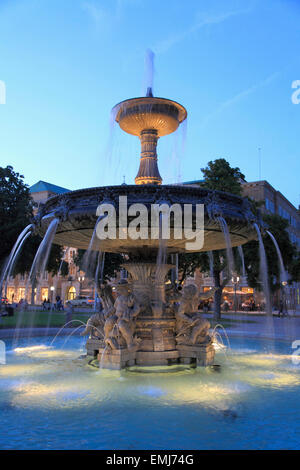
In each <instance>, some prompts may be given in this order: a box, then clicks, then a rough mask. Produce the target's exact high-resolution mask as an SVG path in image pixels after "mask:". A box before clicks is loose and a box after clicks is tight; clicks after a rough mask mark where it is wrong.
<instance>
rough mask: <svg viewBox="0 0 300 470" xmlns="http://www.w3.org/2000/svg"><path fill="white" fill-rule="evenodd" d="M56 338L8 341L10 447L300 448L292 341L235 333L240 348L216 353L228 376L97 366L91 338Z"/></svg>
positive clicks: (3, 428)
mask: <svg viewBox="0 0 300 470" xmlns="http://www.w3.org/2000/svg"><path fill="white" fill-rule="evenodd" d="M52 339H53V338H52V337H49V338H45V337H43V338H37V337H36V338H31V339H30V340H29V343H28V339H26V340H25V339H20V340H19V343H18V349H12V343H11V342H9V341H8V342H7V364H6V365H0V409H1V424H0V448H1V449H32V448H34V449H130V450H134V449H144V448H147V449H233V448H234V449H299V448H300V422H299V419H298V418H297V413H296V410H297V409H298V408H299V385H300V374H299V365H295V364H293V362H292V356H291V354H292V349H291V344H290V343H288V342H284V341H276V343H275V345H274V341H266V340H264V341H260V340H257V339H245V338H235V337H231V338H230V343H231V350H227V352H226V355H224V353H223V352H222V351H217V352H216V359H215V363H216V364H221V371H220V372H216V371H213V370H212V369H211V368H209V367H208V368H197V369H190V368H188V367H186V368H184V366H182V367H183V368H182V370H180V371H178V372H176V371H172V373H170V372H164V373H161V372H159V370H160V369H159V368H158V369H156V371H157V372H156V373H146V372H147V371H148V372H149V369H147V368H146V369H144V370H143V373H138V372H136V371H135V370H134V369H133V370H127V369H124V370H121V371H111V370H106V369H103V370H100V369H98V368H95V367H93V366H92V365H89V364H88V363H87V359H86V358H84V357H83V356H82V355H83V354H84V353H85V340H84V338H82V337H79V336H75V335H74V336H72V337H70V338H69V339H66V337H58V338H57V339H56V340H55V342H54V345H53V347H49V346H48V345H50V343H51V341H52ZM150 370H151V369H150ZM162 370H165V369H162ZM169 370H170V369H169ZM283 423H284V426H283V425H282V424H283Z"/></svg>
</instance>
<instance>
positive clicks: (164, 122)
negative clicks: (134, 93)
mask: <svg viewBox="0 0 300 470" xmlns="http://www.w3.org/2000/svg"><path fill="white" fill-rule="evenodd" d="M113 112H114V113H115V119H116V121H117V122H118V123H119V125H120V127H121V129H123V131H125V132H127V133H128V134H132V135H137V136H140V134H141V132H142V131H144V130H146V129H155V130H156V131H157V135H158V136H159V137H161V136H163V135H167V134H171V133H172V132H174V131H176V129H177V127H178V126H179V124H180V123H181V122H182V121H184V120H185V119H186V117H187V112H186V109H185V108H184V107H183V106H182V105H181V104H179V103H177V102H176V101H172V100H168V99H165V98H154V97H148V96H146V97H142V98H132V99H129V100H125V101H122V102H121V103H119V104H117V105H116V106H115V107H114V108H113Z"/></svg>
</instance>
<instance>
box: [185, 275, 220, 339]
mask: <svg viewBox="0 0 300 470" xmlns="http://www.w3.org/2000/svg"><path fill="white" fill-rule="evenodd" d="M215 290H216V289H215V288H212V289H210V291H208V292H205V293H204V294H198V295H197V287H196V286H195V285H194V284H189V285H187V286H185V287H184V288H183V291H182V295H181V299H180V302H179V306H178V309H177V312H176V332H177V335H176V341H177V343H179V344H199V343H203V342H205V341H207V339H208V330H209V328H210V323H209V321H208V320H206V319H205V318H202V317H201V315H200V314H199V313H197V307H198V305H199V302H200V300H205V299H207V298H209V297H211V296H212V295H213V294H214V292H215Z"/></svg>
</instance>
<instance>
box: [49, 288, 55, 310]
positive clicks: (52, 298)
mask: <svg viewBox="0 0 300 470" xmlns="http://www.w3.org/2000/svg"><path fill="white" fill-rule="evenodd" d="M50 290H51V292H52V295H51V310H52V309H53V305H54V291H55V287H54V286H51V287H50Z"/></svg>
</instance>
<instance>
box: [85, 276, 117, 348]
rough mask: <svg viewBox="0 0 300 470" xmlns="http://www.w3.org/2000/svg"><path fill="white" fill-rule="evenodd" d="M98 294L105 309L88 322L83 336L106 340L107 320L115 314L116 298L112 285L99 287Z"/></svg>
mask: <svg viewBox="0 0 300 470" xmlns="http://www.w3.org/2000/svg"><path fill="white" fill-rule="evenodd" d="M97 292H98V295H99V297H100V298H101V300H102V303H103V309H102V310H100V311H99V312H97V313H94V314H93V315H92V316H91V317H90V318H89V319H88V321H87V324H86V328H85V330H84V331H83V332H82V333H81V336H86V335H89V336H91V337H92V338H96V339H99V338H100V339H104V325H105V322H106V320H107V319H108V318H109V317H110V316H111V315H113V313H114V298H113V295H112V288H111V286H110V285H108V284H105V285H103V286H97Z"/></svg>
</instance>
